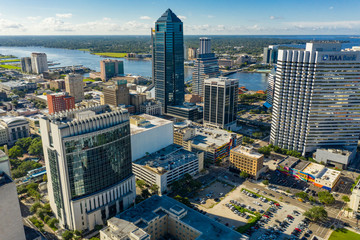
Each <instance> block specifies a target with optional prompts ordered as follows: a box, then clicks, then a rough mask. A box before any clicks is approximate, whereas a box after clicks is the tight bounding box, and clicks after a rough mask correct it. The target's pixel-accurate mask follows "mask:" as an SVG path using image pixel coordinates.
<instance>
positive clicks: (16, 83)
mask: <svg viewBox="0 0 360 240" xmlns="http://www.w3.org/2000/svg"><path fill="white" fill-rule="evenodd" d="M1 84H2V85H5V86H8V87H19V86H24V85H27V84H34V85H36V84H35V83H32V82H28V81H25V80H15V81H9V82H1Z"/></svg>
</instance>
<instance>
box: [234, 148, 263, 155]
mask: <svg viewBox="0 0 360 240" xmlns="http://www.w3.org/2000/svg"><path fill="white" fill-rule="evenodd" d="M231 151H232V152H236V153H241V154H243V155H246V156H249V157H252V158H261V157H263V156H264V155H263V154H261V153H259V152H257V151H255V149H254V148H253V147H251V148H250V147H245V146H237V147H235V148H233V149H231Z"/></svg>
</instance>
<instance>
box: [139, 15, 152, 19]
mask: <svg viewBox="0 0 360 240" xmlns="http://www.w3.org/2000/svg"><path fill="white" fill-rule="evenodd" d="M140 19H142V20H150V19H151V17H149V16H141V17H140Z"/></svg>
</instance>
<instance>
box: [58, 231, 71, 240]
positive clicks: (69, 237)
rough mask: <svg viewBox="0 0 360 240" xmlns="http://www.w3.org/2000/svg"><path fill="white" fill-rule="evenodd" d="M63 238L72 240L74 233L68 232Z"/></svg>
mask: <svg viewBox="0 0 360 240" xmlns="http://www.w3.org/2000/svg"><path fill="white" fill-rule="evenodd" d="M61 236H62V238H63V239H64V240H71V239H72V238H73V236H74V234H73V233H72V232H70V231H68V230H66V231H65V232H64V233H63V234H62V235H61Z"/></svg>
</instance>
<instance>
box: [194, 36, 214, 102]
mask: <svg viewBox="0 0 360 240" xmlns="http://www.w3.org/2000/svg"><path fill="white" fill-rule="evenodd" d="M210 41H211V40H210V38H205V37H202V38H200V53H199V55H198V58H197V59H196V61H195V64H194V73H193V78H192V79H193V80H192V81H193V91H194V93H195V94H197V95H199V96H201V97H203V94H204V93H203V91H204V89H203V87H204V86H203V84H204V79H206V78H216V77H218V76H220V71H219V64H218V60H217V58H216V57H215V54H214V53H211V42H210Z"/></svg>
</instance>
